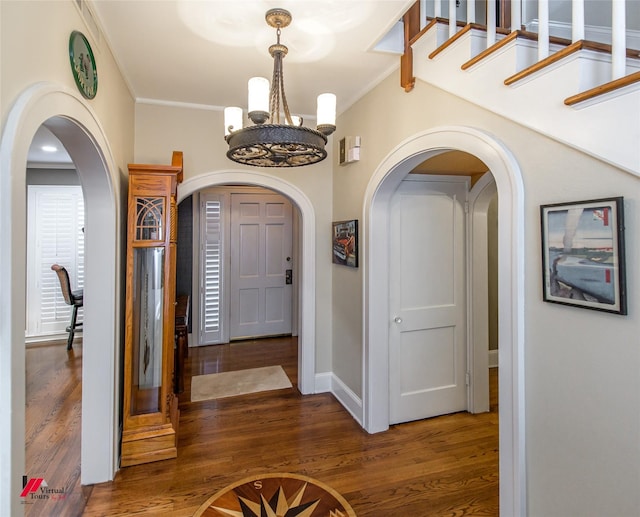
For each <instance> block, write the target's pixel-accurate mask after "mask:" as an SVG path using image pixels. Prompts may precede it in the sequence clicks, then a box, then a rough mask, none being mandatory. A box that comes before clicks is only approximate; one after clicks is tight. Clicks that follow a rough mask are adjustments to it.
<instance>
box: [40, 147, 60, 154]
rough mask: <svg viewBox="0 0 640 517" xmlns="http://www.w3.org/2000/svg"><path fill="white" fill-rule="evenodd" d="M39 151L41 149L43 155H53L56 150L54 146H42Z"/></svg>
mask: <svg viewBox="0 0 640 517" xmlns="http://www.w3.org/2000/svg"><path fill="white" fill-rule="evenodd" d="M40 149H42V150H43V151H44V152H45V153H55V152H56V151H57V150H58V148H57V147H56V146H55V145H43V146H42V147H41V148H40Z"/></svg>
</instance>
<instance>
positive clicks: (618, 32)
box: [611, 0, 627, 80]
mask: <svg viewBox="0 0 640 517" xmlns="http://www.w3.org/2000/svg"><path fill="white" fill-rule="evenodd" d="M626 37H627V22H626V18H625V1H624V0H612V5H611V80H615V79H619V78H620V77H624V76H625V75H626V68H627V41H626Z"/></svg>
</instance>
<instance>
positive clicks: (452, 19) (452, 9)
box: [449, 0, 458, 38]
mask: <svg viewBox="0 0 640 517" xmlns="http://www.w3.org/2000/svg"><path fill="white" fill-rule="evenodd" d="M457 18H458V17H457V12H456V0H449V38H453V37H454V36H455V35H456V31H457V30H458V25H457V23H456V19H457Z"/></svg>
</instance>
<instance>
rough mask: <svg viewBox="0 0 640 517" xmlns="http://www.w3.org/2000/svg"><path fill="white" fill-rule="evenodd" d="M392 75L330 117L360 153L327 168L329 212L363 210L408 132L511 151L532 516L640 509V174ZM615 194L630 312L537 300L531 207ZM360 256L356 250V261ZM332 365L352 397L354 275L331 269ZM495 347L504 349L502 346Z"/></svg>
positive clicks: (356, 313)
mask: <svg viewBox="0 0 640 517" xmlns="http://www.w3.org/2000/svg"><path fill="white" fill-rule="evenodd" d="M398 85H399V81H398V77H397V76H396V75H395V74H393V75H392V76H390V77H389V78H387V79H386V80H385V81H384V82H383V83H381V84H380V85H379V86H377V87H376V88H375V89H374V90H372V91H371V92H370V93H369V94H368V95H367V96H366V97H365V98H363V99H362V100H361V101H359V102H358V103H357V104H355V105H354V106H353V107H352V108H351V109H349V110H348V111H347V112H346V113H344V114H343V115H342V116H340V117H339V119H338V131H337V134H336V136H335V141H338V140H339V139H340V138H342V137H343V136H344V135H359V136H361V137H362V147H361V153H360V154H361V160H360V162H358V163H354V164H351V165H349V166H347V167H341V168H336V169H335V171H334V185H333V187H334V190H333V192H334V217H335V218H348V217H358V216H359V217H362V210H363V199H364V192H365V188H366V186H367V182H368V180H369V178H370V177H371V176H372V174H373V173H374V171H375V170H376V167H377V164H379V163H380V162H381V160H382V159H383V158H384V157H385V156H386V155H387V154H388V153H389V152H390V151H391V150H392V149H394V148H395V147H396V146H398V145H399V144H400V143H401V142H403V140H405V139H406V138H407V137H409V136H411V135H413V134H416V133H419V132H421V131H424V130H426V129H430V128H436V127H442V126H471V127H475V128H478V129H481V130H483V131H485V132H487V133H489V134H491V135H493V136H494V137H495V138H496V139H497V140H499V141H501V142H503V144H504V145H505V146H506V147H508V148H509V149H510V150H511V152H512V153H513V154H514V156H515V158H516V160H517V161H518V163H519V165H520V167H521V170H522V175H523V182H524V188H525V203H526V206H525V257H526V259H525V260H526V261H525V276H526V278H525V291H526V292H525V299H524V301H523V302H524V307H525V372H524V376H525V379H526V443H527V454H526V455H527V459H528V464H527V475H528V491H529V498H528V507H529V510H530V515H532V516H545V517H553V516H558V517H560V516H569V515H571V516H574V515H581V516H588V515H593V516H597V515H598V516H601V515H612V514H616V515H633V514H634V513H636V512H637V508H639V507H640V494H639V492H638V490H637V488H638V486H640V449H639V448H638V437H639V436H640V409H639V408H640V352H639V350H640V347H639V346H638V340H637V336H638V334H640V315H639V314H638V311H637V308H638V306H639V304H640V289H639V288H638V281H639V272H640V256H639V255H640V253H639V249H638V235H639V234H640V232H639V228H640V216H639V214H638V210H636V209H635V207H636V206H637V205H638V203H639V202H640V179H639V178H638V177H635V176H632V175H630V174H628V173H625V172H623V171H621V170H619V169H616V168H614V167H612V166H610V165H607V164H605V163H603V162H600V161H598V160H595V159H593V158H591V157H589V156H586V155H585V154H583V153H580V152H578V151H575V150H573V149H571V148H568V147H566V146H564V145H562V144H560V143H558V142H555V141H552V140H550V139H548V138H546V137H544V136H542V135H540V134H538V133H535V132H532V131H530V130H527V129H525V128H523V127H521V126H519V125H516V124H514V123H512V122H510V121H508V120H505V119H503V118H501V117H499V116H496V115H493V114H492V113H490V112H488V111H485V110H483V109H481V108H478V107H476V106H474V105H471V104H469V103H467V102H465V101H463V100H460V99H459V98H456V97H454V96H452V95H450V94H447V93H446V92H444V91H442V90H439V89H436V88H434V87H431V86H429V85H427V84H425V83H423V82H420V81H418V83H417V84H416V88H415V90H414V91H413V92H411V93H409V94H407V93H404V92H403V90H402V89H401V88H400V87H399V86H398ZM620 195H622V196H624V197H625V207H626V213H625V216H626V235H627V253H626V260H627V267H628V269H627V289H628V294H629V315H628V316H619V315H614V314H607V313H602V312H596V311H589V310H584V309H578V308H573V307H565V306H560V305H556V304H550V303H545V302H543V301H542V294H541V283H542V279H541V265H540V257H541V244H540V220H539V206H540V205H541V204H547V203H554V202H561V201H573V200H581V199H595V198H604V197H609V196H620ZM363 259H364V262H365V263H366V260H367V258H366V256H363ZM333 282H334V300H333V308H334V316H333V321H334V327H333V342H334V349H333V372H334V373H335V374H336V375H337V376H338V377H340V378H341V379H342V380H343V381H344V382H345V383H346V384H347V385H348V386H349V387H350V388H351V389H352V390H353V391H354V392H356V393H361V374H360V372H361V365H362V323H363V322H362V310H361V307H362V305H361V292H362V276H361V274H351V272H347V271H344V270H341V271H338V270H335V271H334V276H333ZM501 346H510V344H509V343H502V344H501Z"/></svg>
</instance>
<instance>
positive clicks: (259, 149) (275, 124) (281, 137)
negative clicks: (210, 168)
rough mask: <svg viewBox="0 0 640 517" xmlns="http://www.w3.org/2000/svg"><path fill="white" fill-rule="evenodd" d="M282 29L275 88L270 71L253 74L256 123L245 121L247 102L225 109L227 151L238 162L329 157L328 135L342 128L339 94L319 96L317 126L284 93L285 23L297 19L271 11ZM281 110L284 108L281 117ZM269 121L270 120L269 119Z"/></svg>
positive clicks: (286, 163)
mask: <svg viewBox="0 0 640 517" xmlns="http://www.w3.org/2000/svg"><path fill="white" fill-rule="evenodd" d="M265 20H266V21H267V24H268V25H269V26H270V27H274V28H275V29H276V35H277V42H276V43H275V44H274V45H271V46H270V47H269V54H271V57H273V79H272V82H271V88H269V81H268V79H265V78H264V77H252V78H251V79H249V106H248V111H249V113H248V114H249V118H250V119H251V121H252V122H253V123H254V125H252V126H247V127H245V128H243V127H242V117H243V115H242V108H238V107H229V108H225V110H224V126H225V140H226V141H227V143H228V144H229V150H228V151H227V157H228V158H229V159H231V160H233V161H235V162H238V163H242V164H245V165H256V166H258V167H300V166H302V165H310V164H312V163H317V162H319V161H321V160H324V159H325V158H326V156H327V151H326V150H325V148H324V147H325V145H326V143H327V136H329V135H330V134H331V133H333V132H334V131H335V129H336V126H335V124H336V96H335V95H334V94H332V93H323V94H321V95H319V96H318V113H317V121H316V122H317V126H316V129H311V128H308V127H304V126H303V125H302V118H301V117H295V116H292V115H291V113H290V112H289V106H288V105H287V98H286V96H285V94H284V73H283V69H282V60H283V59H284V57H285V56H286V55H287V52H288V49H287V47H286V46H284V45H282V44H281V43H280V32H281V29H282V28H284V27H287V26H288V25H289V24H290V23H291V13H289V11H286V10H284V9H270V10H269V11H267V14H266V15H265ZM281 110H282V112H283V114H284V116H283V119H284V120H283V123H282V124H281V123H280V116H281ZM267 121H269V123H268V124H267V123H266V122H267Z"/></svg>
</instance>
